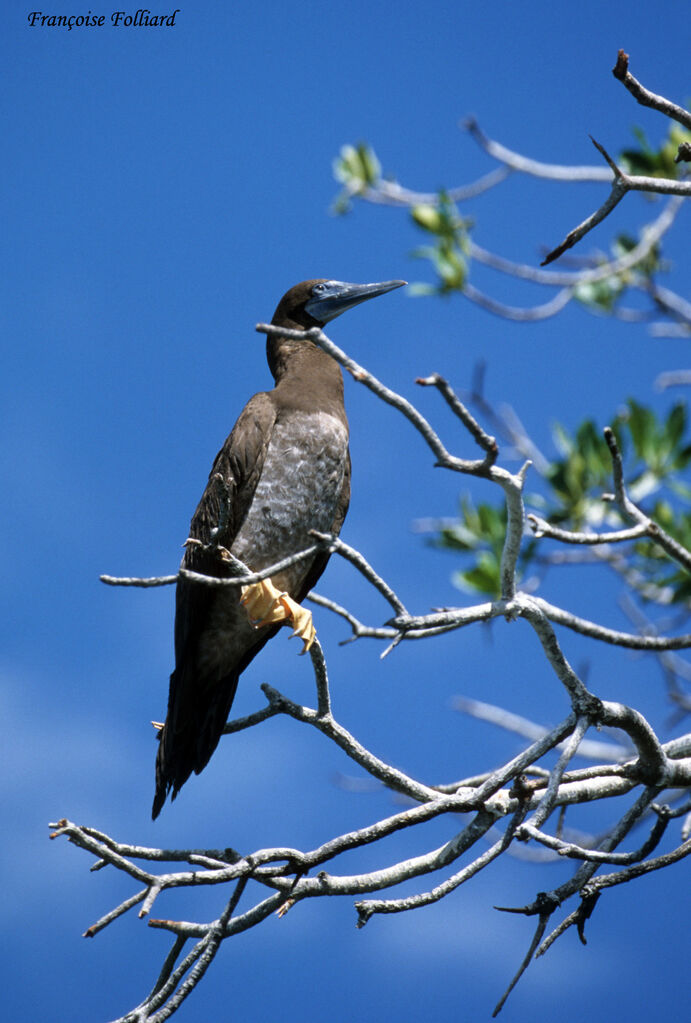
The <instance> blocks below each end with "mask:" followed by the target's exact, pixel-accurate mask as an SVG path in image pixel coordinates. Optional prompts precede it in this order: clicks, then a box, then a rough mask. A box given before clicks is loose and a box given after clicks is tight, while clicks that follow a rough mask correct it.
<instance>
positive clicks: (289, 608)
mask: <svg viewBox="0 0 691 1023" xmlns="http://www.w3.org/2000/svg"><path fill="white" fill-rule="evenodd" d="M240 603H241V604H242V605H243V606H244V608H245V610H246V611H247V616H248V618H249V620H250V621H251V622H252V625H254V626H255V628H257V629H260V628H261V627H262V626H263V625H275V624H276V623H278V622H285V621H288V619H290V620H291V621H292V623H293V626H294V629H293V636H299V637H300V639H301V640H302V641H303V643H304V644H305V645H304V646H303V648H302V650H301V651H300V653H303V654H304V653H306V652H307V651H308V650H309V648H310V647H311V646H312V643H314V638H315V636H316V635H317V630H316V629H315V627H314V624H313V623H312V612H311V611H307V610H306V609H305V608H304V607H301V606H300V605H299V604H298V603H297V601H295V600H293V598H292V597H289V596H288V594H287V593H282V592H281V591H280V590H279V589H277V588H276V587H275V586H274V584H273V583H272V582H271V580H270V579H263V580H262V581H261V582H259V583H252V585H251V586H243V587H242V591H241V596H240Z"/></svg>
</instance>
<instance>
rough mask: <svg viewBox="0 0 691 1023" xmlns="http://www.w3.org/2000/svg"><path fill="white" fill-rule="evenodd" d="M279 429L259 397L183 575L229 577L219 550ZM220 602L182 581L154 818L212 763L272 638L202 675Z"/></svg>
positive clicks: (208, 504)
mask: <svg viewBox="0 0 691 1023" xmlns="http://www.w3.org/2000/svg"><path fill="white" fill-rule="evenodd" d="M275 421H276V409H275V405H274V402H273V400H272V397H271V395H270V394H268V393H266V392H263V393H260V394H255V396H254V397H253V398H251V399H250V401H249V402H248V403H247V405H246V406H245V408H244V410H243V412H242V414H241V415H240V418H239V419H238V421H237V423H236V424H235V426H234V428H233V431H232V433H231V434H230V436H229V437H228V439H227V440H226V442H225V444H224V445H223V447H222V448H221V450H220V451H219V453H218V455H217V456H216V459H215V461H214V464H213V468H212V470H211V473H210V475H209V482H208V484H207V486H206V489H205V491H204V493H203V495H202V499H201V501H200V502H199V505H198V506H197V510H196V511H195V513H194V516H193V518H192V524H191V526H190V538H191V539H192V540H193V541H194V540H196V541H199V542H198V543H192V544H188V545H187V549H186V551H185V555H184V557H183V560H182V565H183V568H187V569H190V570H192V571H194V572H200V573H202V574H204V575H212V576H218V577H220V578H224V577H227V576H229V575H230V571H229V567H228V563H227V562H226V561H224V560H223V558H222V557H221V556H220V553H219V552H218V550H217V549H216V544H220V545H221V546H223V547H226V548H230V546H231V544H232V542H233V540H234V538H235V536H236V534H237V532H238V530H239V529H240V527H241V526H242V523H243V521H244V518H245V516H246V515H247V512H248V509H249V507H250V505H251V503H252V497H253V495H254V491H255V489H256V486H257V482H258V480H259V477H260V476H261V472H262V467H263V465H264V459H265V456H266V451H267V448H268V446H269V441H270V439H271V434H272V431H273V427H274V424H275ZM219 477H220V479H219ZM217 528H218V530H219V532H218V535H217V536H216V537H215V538H214V540H215V543H214V545H213V546H208V547H207V546H205V545H208V544H210V542H211V539H212V531H213V530H214V529H217ZM218 600H223V596H222V595H221V592H220V591H219V590H218V589H217V588H216V587H211V586H205V585H203V584H202V583H196V582H192V581H190V580H187V579H183V578H181V579H179V580H178V585H177V593H176V609H175V670H174V671H173V673H172V674H171V676H170V688H169V692H168V713H167V715H166V722H165V725H164V728H163V731H162V732H161V736H160V744H159V748H158V754H157V758H156V796H155V799H154V807H153V816H154V817H156V816H158V813H159V812H160V810H161V807H162V805H163V802H164V800H165V798H166V795H167V793H168V792H169V791H170V790H171V789H172V791H173V797H174V796H175V794H176V793H177V792H178V791H179V789H180V788H181V786H182V785H183V784H184V783H185V781H186V780H187V778H189V776H190V774H191V773H192V771H197V772H199V771H201V770H202V768H203V767H204V765H205V764H206V763H207V761H208V760H209V757H210V756H211V754H212V753H213V751H214V749H215V748H216V745H217V743H218V740H219V738H220V735H221V732H222V730H223V726H224V725H225V722H226V719H227V716H228V711H229V710H230V705H231V703H232V701H233V697H234V695H235V689H236V687H237V680H238V676H239V674H240V672H241V671H242V670H243V669H244V668H245V667H246V665H247V663H248V662H249V660H251V659H252V657H253V656H254V655H255V654H256V653H257V652H258V650H259V649H261V647H262V646H263V645H264V643H265V642H266V641H267V640H268V639H269V638H270V636H271V635H273V632H274V631H275V630H273V629H272V630H269V629H266V630H264V633H265V634H264V635H263V636H261V637H258V642H257V645H256V649H254V650H252V651H251V652H248V654H247V655H246V656H245V657H244V658H243V659H242V660H241V661H240V662H239V663H238V664H237V666H235V667H234V669H233V670H232V671H230V672H228V671H227V670H226V671H225V672H224V673H221V674H220V675H219V673H218V669H215V670H214V669H209V667H208V666H207V667H206V668H204V667H202V664H203V663H204V659H203V657H202V656H201V651H200V640H201V639H202V637H203V635H204V630H205V627H206V626H207V625H208V622H209V620H210V617H211V615H212V613H213V608H214V606H215V603H216V601H218ZM207 642H208V639H207ZM206 663H207V665H208V659H207V662H206ZM210 672H211V673H210ZM221 675H222V677H221Z"/></svg>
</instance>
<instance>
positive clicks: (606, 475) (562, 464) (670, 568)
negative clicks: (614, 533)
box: [434, 399, 691, 604]
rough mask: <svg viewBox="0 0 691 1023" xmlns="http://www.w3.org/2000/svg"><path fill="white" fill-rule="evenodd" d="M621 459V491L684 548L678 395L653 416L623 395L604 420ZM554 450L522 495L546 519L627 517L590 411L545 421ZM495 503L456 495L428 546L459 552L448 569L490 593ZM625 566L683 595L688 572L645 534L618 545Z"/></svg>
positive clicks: (500, 516)
mask: <svg viewBox="0 0 691 1023" xmlns="http://www.w3.org/2000/svg"><path fill="white" fill-rule="evenodd" d="M610 422H611V426H612V429H613V432H614V434H615V437H616V439H617V444H618V446H619V450H620V451H621V453H622V457H623V462H624V474H625V479H626V482H627V489H628V493H629V496H630V498H631V500H632V501H634V503H635V504H637V505H638V507H640V508H641V509H642V510H643V511H644V512H645V513H646V514H647V515H649V516H650V517H651V518H652V519H653V520H654V521H655V522H657V523H658V524H659V525H660V526H661V527H662V528H663V529H664V530H665V531H666V532H668V533H669V534H670V535H671V536H672V537H673V538H674V539H676V540H677V541H678V542H679V543H681V544H682V545H683V546H684V547H686V548H687V549H689V548H691V509H690V505H691V488H690V487H689V485H688V484H687V483H686V482H685V481H684V479H683V475H682V474H683V473H684V472H685V470H687V469H688V466H689V463H690V462H691V437H690V435H689V421H688V409H687V406H686V404H685V403H684V402H678V403H677V404H675V405H674V406H673V407H672V408H671V410H670V411H669V413H668V414H667V415H665V416H662V417H658V416H656V414H655V413H654V412H653V411H652V410H651V409H650V408H647V407H645V406H644V405H641V404H639V403H638V402H636V401H634V400H633V399H630V400H629V401H628V402H627V404H626V406H625V407H624V408H623V409H621V410H620V411H619V412H618V413H617V414H616V415H615V416H614V417H613V418H612V420H611V421H610ZM553 436H554V442H555V447H556V449H557V452H558V454H557V457H555V458H554V459H553V460H552V461H551V462H550V464H549V466H548V468H547V469H546V471H545V473H544V476H543V480H542V484H543V486H542V490H541V492H540V493H537V494H534V495H532V496H531V497H530V498H528V502H529V503H530V504H531V505H532V506H533V509H534V510H535V511H536V513H538V514H539V515H540V516H541V517H542V518H544V519H546V520H547V521H548V522H549V523H550V524H552V525H555V526H559V527H561V528H565V529H569V530H572V531H575V532H592V531H597V530H617V529H623V528H626V527H627V526H629V525H630V523H629V522H626V521H625V520H624V518H623V516H622V514H621V512H620V510H619V508H618V506H617V505H616V504H615V503H613V501H612V499H611V491H612V461H611V457H610V452H609V449H608V447H607V444H606V443H605V440H604V436H603V433H602V430H600V429H599V428H598V427H597V425H596V424H595V422H594V421H593V420H592V419H586V420H584V421H583V422H582V423H581V424H580V425H579V426H578V427H577V429H576V430H575V432H573V433H570V432H569V431H568V430H567V429H566V428H565V427H564V426H562V425H561V424H555V426H554V428H553ZM505 523H506V512H505V509H504V507H503V506H496V507H495V506H492V505H487V504H479V505H474V504H473V503H472V501H470V500H469V499H468V498H463V499H462V500H461V504H460V513H459V519H458V522H457V523H454V524H453V525H451V526H448V525H446V526H444V528H442V529H441V530H440V531H439V533H438V535H437V536H436V537H435V539H434V543H435V545H436V546H438V547H441V548H444V549H446V550H450V551H454V552H456V553H461V554H462V555H463V556H464V557H465V559H466V562H467V561H468V560H469V562H470V563H469V564H468V567H464V568H462V569H460V570H459V571H458V572H457V573H456V575H455V581H456V583H457V584H458V585H459V586H460V587H462V588H463V589H467V590H472V591H474V592H476V593H482V594H485V595H487V596H490V597H496V596H498V594H499V592H500V566H501V554H502V546H503V537H504V533H505ZM619 550H620V552H621V554H622V555H624V556H625V557H626V558H627V559H628V564H629V567H630V568H631V569H635V570H636V571H637V572H638V573H639V574H640V576H641V577H644V578H645V579H646V581H648V582H649V583H652V584H653V586H654V587H656V588H657V589H658V590H660V589H663V588H664V589H665V591H666V593H667V598H666V601H667V602H669V603H676V604H681V603H685V602H687V601H688V600H689V599H690V598H691V579H689V576H688V574H687V573H685V572H684V571H683V570H682V569H681V568H679V567H678V566H677V565H675V564H673V563H671V562H670V561H669V559H668V558H667V557H666V556H665V555H664V553H663V551H662V550H661V548H660V547H658V546H657V544H655V543H654V542H653V541H651V540H648V539H643V540H639V541H636V542H634V543H631V544H627V545H626V547H625V548H620V549H619ZM537 558H538V547H537V544H536V542H535V541H533V540H530V541H528V542H527V543H525V544H524V547H523V551H522V555H521V561H520V563H519V568H520V571H521V574H522V575H524V576H525V575H526V573H527V572H528V571H529V570H533V569H535V568H537V566H538V562H537Z"/></svg>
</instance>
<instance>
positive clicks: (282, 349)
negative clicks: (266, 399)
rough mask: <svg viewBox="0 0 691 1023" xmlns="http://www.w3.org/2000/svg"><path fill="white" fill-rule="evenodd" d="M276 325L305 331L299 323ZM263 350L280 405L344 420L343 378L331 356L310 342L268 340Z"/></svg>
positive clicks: (274, 338)
mask: <svg viewBox="0 0 691 1023" xmlns="http://www.w3.org/2000/svg"><path fill="white" fill-rule="evenodd" d="M280 326H286V327H287V326H290V328H291V329H297V330H304V329H305V328H304V326H302V325H300V324H296V325H295V326H293V324H290V325H289V324H287V323H285V324H284V323H281V324H280ZM266 347H267V353H266V354H267V359H268V362H269V368H270V369H271V373H272V375H273V378H274V380H275V381H276V388H275V390H276V394H277V396H280V398H281V401H282V402H283V403H284V404H287V405H291V406H295V407H296V408H297V407H300V408H303V407H304V408H305V409H309V410H315V409H316V408H321V409H323V410H324V411H330V412H333V413H335V414H337V415H339V418H343V419H345V413H344V410H343V375H342V373H341V369H340V366H339V365H338V363H337V362H335V361H334V360H333V359H332V358H331V356H329V355H327V354H326V352H323V351H322V350H321V348H318V347H317V346H316V345H315V344H313V343H312V342H311V341H294V340H291V339H289V338H282V337H272V338H269V339H268V340H267V346H266Z"/></svg>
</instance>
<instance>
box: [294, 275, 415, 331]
mask: <svg viewBox="0 0 691 1023" xmlns="http://www.w3.org/2000/svg"><path fill="white" fill-rule="evenodd" d="M407 283H408V282H407V281H381V282H380V283H379V284H346V283H345V281H324V282H323V288H322V290H321V291H320V292H319V294H317V295H314V296H313V297H312V298H311V299H309V301H308V302H306V303H305V309H306V311H307V312H308V313H309V314H310V316H312V317H313V318H314V319H315V320H316V321H317V322H318V323H328V322H329V321H330V320H334V319H335V318H336V317H337V316H340V315H341V313H344V312H346V310H348V309H352V308H353V306H356V305H360V303H361V302H366V301H367V300H368V299H369V298H376V297H377V295H385V294H386V292H387V291H393V290H394V288H402V287H403V285H404V284H407Z"/></svg>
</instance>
